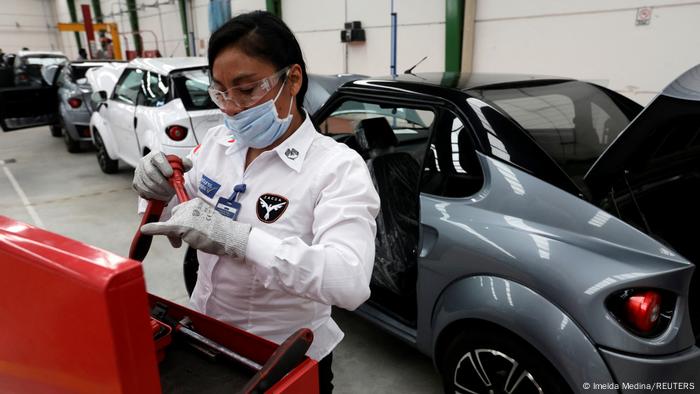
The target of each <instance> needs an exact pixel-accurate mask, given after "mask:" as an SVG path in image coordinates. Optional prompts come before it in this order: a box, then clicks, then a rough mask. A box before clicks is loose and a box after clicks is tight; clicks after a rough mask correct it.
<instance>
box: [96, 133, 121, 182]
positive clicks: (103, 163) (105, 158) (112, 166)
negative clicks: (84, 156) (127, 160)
mask: <svg viewBox="0 0 700 394" xmlns="http://www.w3.org/2000/svg"><path fill="white" fill-rule="evenodd" d="M95 147H96V148H97V163H98V164H99V165H100V170H102V172H104V173H105V174H115V173H116V172H117V171H119V160H112V159H110V158H109V154H108V153H107V148H106V147H105V144H104V142H103V141H102V137H101V136H100V133H98V132H97V130H95Z"/></svg>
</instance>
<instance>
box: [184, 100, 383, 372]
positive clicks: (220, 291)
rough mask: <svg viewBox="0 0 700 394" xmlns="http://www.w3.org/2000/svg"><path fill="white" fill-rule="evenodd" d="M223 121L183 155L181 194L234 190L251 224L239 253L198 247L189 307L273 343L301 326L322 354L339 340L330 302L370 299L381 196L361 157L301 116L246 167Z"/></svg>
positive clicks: (207, 197) (351, 304)
mask: <svg viewBox="0 0 700 394" xmlns="http://www.w3.org/2000/svg"><path fill="white" fill-rule="evenodd" d="M229 133H230V132H229V131H228V130H227V129H226V127H225V126H218V127H215V128H212V129H211V130H210V131H209V132H208V134H207V136H206V137H205V139H204V141H203V142H202V144H201V145H200V146H199V147H197V148H195V150H194V151H193V152H192V154H191V155H190V157H191V159H192V161H193V164H194V166H193V168H192V170H190V171H189V172H187V173H186V174H185V179H186V187H187V192H188V194H189V195H190V197H194V196H197V197H199V198H201V199H202V200H204V201H206V202H208V203H210V204H211V205H212V206H215V205H216V204H217V202H218V200H219V198H220V197H223V198H230V197H231V195H232V194H233V189H234V186H235V185H237V184H241V183H245V184H246V191H245V192H244V193H243V194H240V195H239V198H238V200H237V201H238V202H239V203H240V204H241V209H240V211H239V213H238V219H237V220H238V221H240V222H244V223H249V224H251V225H252V230H251V232H250V237H249V239H248V245H247V249H246V257H245V258H244V259H241V258H239V259H237V258H233V257H230V256H217V255H211V254H208V253H204V252H201V251H199V252H198V253H197V257H198V259H199V264H200V265H199V274H198V278H197V284H196V286H195V288H194V291H193V293H192V297H191V299H190V303H191V305H192V307H193V308H194V309H195V310H198V311H200V312H202V313H204V314H206V315H209V316H212V317H214V318H216V319H219V320H222V321H225V322H228V323H230V324H233V325H235V326H237V327H239V328H242V329H244V330H247V331H250V332H252V333H254V334H256V335H260V336H262V337H264V338H267V339H269V340H272V341H274V342H277V343H281V342H282V341H284V340H285V339H286V338H287V337H288V336H289V335H291V334H292V333H293V332H294V331H296V330H297V329H299V328H302V327H308V328H311V329H312V330H313V332H314V340H313V343H312V345H311V348H310V349H309V352H308V353H307V354H308V355H309V356H310V357H311V358H313V359H316V360H320V359H322V358H323V357H324V356H326V355H327V354H329V353H330V352H331V351H332V350H333V348H335V346H336V345H337V344H338V343H339V342H340V341H341V339H342V338H343V332H342V331H341V330H340V328H339V327H338V325H337V324H336V323H335V322H334V321H333V319H331V316H330V315H331V305H336V306H339V307H342V308H345V309H349V310H353V309H355V308H357V307H358V306H360V305H361V304H362V303H363V302H364V301H366V300H367V299H368V298H369V295H370V289H369V283H370V279H371V277H372V267H373V264H374V237H375V233H376V222H375V217H376V216H377V213H378V211H379V196H378V195H377V192H376V190H375V189H374V186H373V184H372V180H371V177H370V174H369V171H368V170H367V166H366V164H365V162H364V161H363V160H362V158H361V157H360V156H359V155H358V154H357V153H356V152H355V151H353V150H351V149H349V148H348V147H347V146H345V145H343V144H340V143H337V142H335V141H334V140H333V139H332V138H329V137H326V136H323V135H321V134H319V133H318V132H317V131H316V129H315V128H314V126H313V124H312V123H311V120H310V119H309V116H308V114H307V115H306V120H305V121H304V122H303V123H302V124H301V126H300V127H299V128H298V129H297V130H296V131H295V132H294V133H293V134H292V135H291V136H290V137H289V138H287V139H286V140H285V141H284V142H283V143H281V144H280V145H279V146H277V147H276V148H275V149H273V150H270V151H266V152H263V153H262V154H260V156H258V157H257V158H256V159H255V160H254V161H253V162H252V163H251V164H250V165H249V166H248V168H247V169H245V170H244V163H245V157H246V152H247V149H245V147H241V146H240V145H238V144H236V143H235V141H234V140H233V139H232V137H231V136H230V135H229Z"/></svg>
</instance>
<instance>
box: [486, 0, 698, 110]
mask: <svg viewBox="0 0 700 394" xmlns="http://www.w3.org/2000/svg"><path fill="white" fill-rule="evenodd" d="M643 6H650V7H652V18H651V23H650V24H649V25H640V26H637V25H636V23H635V21H636V14H637V8H638V7H643ZM476 8H477V10H476V26H475V28H476V29H475V43H474V64H473V67H474V71H475V72H486V71H487V72H524V73H533V74H546V75H560V76H567V77H575V78H581V79H586V80H592V81H594V82H598V83H601V84H604V85H607V87H609V88H611V89H613V90H616V91H618V92H621V93H623V94H625V95H626V96H628V97H630V98H631V99H633V100H635V101H637V102H639V103H641V104H646V103H647V102H648V101H649V100H651V98H653V97H654V95H656V94H657V93H658V92H659V90H660V89H663V87H664V86H666V85H667V84H668V83H669V82H670V81H671V80H672V79H673V78H675V77H676V76H678V75H679V74H681V73H682V72H683V71H685V70H687V69H688V68H690V67H691V66H693V65H695V64H698V63H700V51H699V50H698V48H700V34H698V33H699V30H698V26H700V22H699V21H700V2H698V1H690V0H673V1H670V0H665V1H664V0H645V1H635V0H617V1H614V2H613V1H607V0H588V1H578V2H571V1H569V2H553V1H547V0H529V1H515V0H489V1H485V0H479V1H477V6H476Z"/></svg>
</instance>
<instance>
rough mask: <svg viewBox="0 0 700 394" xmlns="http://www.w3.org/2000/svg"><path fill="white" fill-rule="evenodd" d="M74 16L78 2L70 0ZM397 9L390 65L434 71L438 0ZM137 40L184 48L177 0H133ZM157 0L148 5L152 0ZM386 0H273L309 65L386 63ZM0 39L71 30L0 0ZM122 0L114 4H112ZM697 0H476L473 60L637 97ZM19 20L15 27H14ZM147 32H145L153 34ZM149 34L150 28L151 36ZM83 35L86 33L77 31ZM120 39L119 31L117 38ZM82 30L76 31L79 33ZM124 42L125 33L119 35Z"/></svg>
mask: <svg viewBox="0 0 700 394" xmlns="http://www.w3.org/2000/svg"><path fill="white" fill-rule="evenodd" d="M75 2H76V7H77V8H78V16H79V19H82V16H81V14H80V5H81V4H90V1H89V0H75ZM208 3H209V0H192V1H191V2H190V9H191V10H192V11H193V18H192V19H193V21H192V26H193V30H194V32H195V45H196V50H197V54H198V55H199V56H205V55H206V46H207V40H208V39H209V31H208V30H209V28H208V18H207V13H208ZM394 3H395V10H396V12H397V13H398V22H399V28H398V59H397V63H398V65H397V70H398V71H399V72H402V71H403V70H405V69H406V68H408V67H410V66H412V65H413V64H415V63H416V62H418V61H419V60H420V59H421V58H423V56H428V59H427V60H426V61H425V62H423V63H422V64H421V65H420V66H418V68H417V69H416V71H442V70H444V63H445V0H394ZM125 4H126V3H125V0H101V5H102V12H103V14H104V15H105V19H106V21H109V22H112V21H114V22H117V23H118V25H119V29H120V31H121V32H129V31H131V27H130V25H129V16H128V14H127V12H126V5H125ZM137 4H138V6H139V10H138V14H139V22H140V27H141V30H142V31H144V34H143V40H144V46H145V48H146V49H156V43H157V47H158V49H160V51H161V53H162V54H163V55H165V56H183V55H184V54H185V48H184V40H183V32H182V28H181V24H180V16H179V9H178V2H177V1H176V0H137ZM156 4H158V7H146V6H148V5H156ZM390 4H391V0H282V16H283V19H284V20H285V22H286V23H287V24H288V25H289V26H290V28H291V29H292V31H294V33H295V34H296V35H297V38H298V39H299V43H300V44H301V47H302V50H303V51H304V55H305V57H306V61H307V65H308V68H309V71H311V72H315V73H338V72H351V73H359V74H368V75H386V74H388V73H389V65H390V9H389V8H390ZM2 5H3V12H2V15H0V48H2V49H3V50H4V51H5V52H12V51H16V50H17V49H19V48H20V47H22V46H27V47H29V48H31V49H52V48H56V49H63V50H64V52H65V53H66V54H67V55H68V56H70V57H76V56H77V48H76V44H75V39H74V36H73V33H60V34H59V33H57V32H56V30H55V28H54V27H53V26H55V23H56V22H57V21H61V22H68V21H69V20H70V18H69V16H68V15H69V14H68V8H67V4H66V1H65V0H17V1H3V2H2ZM265 5H266V1H265V0H231V10H232V14H233V15H237V14H239V13H241V12H246V11H251V10H255V9H265ZM642 6H650V7H652V19H651V23H650V24H649V25H646V26H644V25H642V26H637V25H636V24H635V16H636V12H637V8H638V7H642ZM120 10H121V12H120ZM353 20H359V21H361V22H362V25H363V28H364V29H365V33H366V37H367V41H366V42H363V43H352V44H344V43H341V42H340V30H341V29H342V28H343V25H344V23H345V22H346V21H353ZM698 21H700V1H697V0H616V1H614V2H613V1H609V0H587V1H582V0H579V1H566V2H563V1H557V2H555V1H550V0H529V1H521V0H478V1H477V6H476V21H475V44H474V54H473V57H474V63H473V70H474V71H475V72H518V73H532V74H547V75H559V76H567V77H574V78H581V79H586V80H592V81H595V82H599V83H602V84H604V85H606V86H608V87H610V88H612V89H614V90H616V91H619V92H621V93H623V94H626V95H627V96H628V97H630V98H632V99H634V100H636V101H638V102H640V103H642V104H645V103H646V102H648V101H649V100H650V99H651V98H652V97H653V96H654V95H655V94H656V93H657V92H658V91H659V90H660V89H662V88H663V87H664V86H665V85H666V84H667V83H668V82H670V80H671V79H673V78H674V77H675V76H677V75H678V74H680V73H681V72H683V71H685V70H686V69H688V68H690V67H691V66H692V65H695V64H697V63H700V51H699V50H698V48H700V34H698V27H697V26H700V22H698ZM17 24H19V27H17ZM150 32H153V34H151V33H150ZM154 36H155V38H154ZM83 37H84V35H83ZM124 38H125V39H126V41H125V40H124ZM83 40H84V38H83ZM127 45H128V47H129V48H131V49H133V46H134V45H133V37H132V36H131V35H130V34H129V35H126V36H125V37H123V38H122V47H123V48H126V46H127Z"/></svg>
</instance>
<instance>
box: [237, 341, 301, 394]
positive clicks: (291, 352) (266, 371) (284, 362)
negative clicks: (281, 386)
mask: <svg viewBox="0 0 700 394" xmlns="http://www.w3.org/2000/svg"><path fill="white" fill-rule="evenodd" d="M313 339H314V334H313V332H312V331H311V330H309V329H308V328H300V329H299V330H297V331H296V332H294V334H292V335H290V336H289V338H287V339H286V340H285V341H284V342H282V344H281V345H280V346H279V347H278V348H277V350H275V352H274V353H272V355H271V356H270V358H269V359H267V362H265V365H263V367H262V369H260V370H259V371H258V372H257V373H256V374H255V375H254V376H253V377H252V378H251V379H250V380H249V381H248V383H247V384H246V385H245V387H244V388H243V390H241V393H245V394H262V393H264V392H266V391H267V390H269V389H270V387H272V386H274V385H275V383H277V382H279V381H280V380H281V379H282V378H283V377H284V376H285V375H286V374H288V373H289V372H290V371H291V370H293V369H294V368H296V366H297V365H299V364H300V363H301V362H302V361H304V358H305V355H306V351H307V350H309V347H310V346H311V342H312V341H313Z"/></svg>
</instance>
